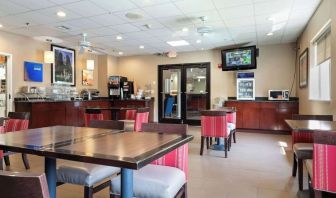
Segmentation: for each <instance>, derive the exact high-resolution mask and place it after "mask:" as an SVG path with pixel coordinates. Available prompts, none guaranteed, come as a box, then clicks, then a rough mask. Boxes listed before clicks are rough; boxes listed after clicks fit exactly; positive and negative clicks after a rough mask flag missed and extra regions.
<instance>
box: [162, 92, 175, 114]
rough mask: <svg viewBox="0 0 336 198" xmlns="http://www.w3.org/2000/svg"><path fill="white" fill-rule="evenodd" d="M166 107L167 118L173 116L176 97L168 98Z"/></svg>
mask: <svg viewBox="0 0 336 198" xmlns="http://www.w3.org/2000/svg"><path fill="white" fill-rule="evenodd" d="M165 103H166V105H165V114H164V115H165V116H171V114H172V113H173V106H174V97H173V96H169V97H168V98H166V101H165Z"/></svg>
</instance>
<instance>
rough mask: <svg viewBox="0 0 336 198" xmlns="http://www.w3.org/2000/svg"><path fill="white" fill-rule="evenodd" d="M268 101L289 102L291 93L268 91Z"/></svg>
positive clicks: (286, 91)
mask: <svg viewBox="0 0 336 198" xmlns="http://www.w3.org/2000/svg"><path fill="white" fill-rule="evenodd" d="M268 100H289V91H288V90H268Z"/></svg>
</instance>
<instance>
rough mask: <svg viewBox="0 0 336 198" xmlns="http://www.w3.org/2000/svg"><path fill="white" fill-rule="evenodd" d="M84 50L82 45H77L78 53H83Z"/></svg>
mask: <svg viewBox="0 0 336 198" xmlns="http://www.w3.org/2000/svg"><path fill="white" fill-rule="evenodd" d="M84 51H85V49H84V47H83V46H80V47H79V54H84Z"/></svg>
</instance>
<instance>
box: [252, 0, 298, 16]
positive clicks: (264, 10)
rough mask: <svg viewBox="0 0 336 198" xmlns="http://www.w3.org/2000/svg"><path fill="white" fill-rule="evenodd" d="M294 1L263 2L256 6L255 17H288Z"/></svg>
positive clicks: (273, 0)
mask: <svg viewBox="0 0 336 198" xmlns="http://www.w3.org/2000/svg"><path fill="white" fill-rule="evenodd" d="M293 1H294V0H272V1H263V2H261V3H256V4H255V5H254V11H255V15H256V16H258V15H265V14H269V15H272V14H273V15H288V14H289V12H290V10H291V8H292V4H293Z"/></svg>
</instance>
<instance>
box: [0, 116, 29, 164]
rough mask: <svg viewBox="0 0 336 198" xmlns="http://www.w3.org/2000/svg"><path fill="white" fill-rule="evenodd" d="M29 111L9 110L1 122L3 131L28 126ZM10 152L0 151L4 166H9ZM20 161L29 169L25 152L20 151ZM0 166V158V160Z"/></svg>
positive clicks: (18, 129)
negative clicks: (6, 116)
mask: <svg viewBox="0 0 336 198" xmlns="http://www.w3.org/2000/svg"><path fill="white" fill-rule="evenodd" d="M29 116H30V114H29V112H9V113H8V118H7V119H6V120H4V122H3V129H1V130H2V132H3V133H9V132H14V131H22V130H26V129H28V127H29ZM11 154H13V153H11V152H3V151H2V150H1V151H0V158H1V159H4V160H5V164H6V166H10V160H9V155H11ZM22 161H23V164H24V166H25V168H26V169H30V166H29V161H28V157H27V154H24V153H22ZM0 163H1V167H0V168H2V160H1V162H0Z"/></svg>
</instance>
